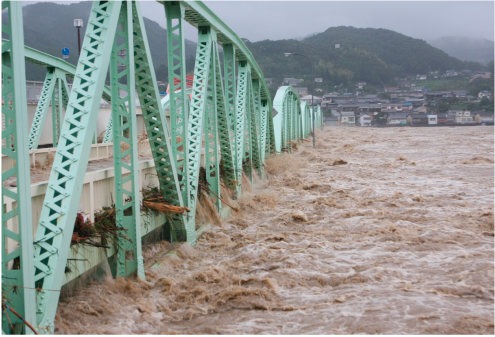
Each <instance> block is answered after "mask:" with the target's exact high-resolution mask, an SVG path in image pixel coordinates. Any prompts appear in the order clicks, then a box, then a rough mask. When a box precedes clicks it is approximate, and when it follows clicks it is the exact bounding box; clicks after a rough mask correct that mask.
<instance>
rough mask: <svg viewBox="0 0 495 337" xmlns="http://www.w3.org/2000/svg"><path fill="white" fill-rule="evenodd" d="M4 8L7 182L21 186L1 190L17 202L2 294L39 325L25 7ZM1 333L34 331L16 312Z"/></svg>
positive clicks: (9, 220) (8, 216) (6, 219)
mask: <svg viewBox="0 0 495 337" xmlns="http://www.w3.org/2000/svg"><path fill="white" fill-rule="evenodd" d="M3 10H7V11H8V23H5V22H3V23H2V32H3V33H4V34H7V35H8V36H9V41H7V42H5V43H3V44H2V75H3V88H2V99H3V102H4V104H3V105H2V115H3V116H4V117H5V128H4V129H3V130H2V154H4V155H6V156H8V157H10V158H12V159H13V160H15V166H14V167H12V168H11V169H10V170H7V171H5V172H2V181H5V180H7V179H9V178H11V177H16V185H17V186H16V187H17V188H16V189H15V190H11V189H10V188H7V187H2V204H3V203H4V199H6V198H10V199H13V200H14V201H15V202H16V206H15V208H13V209H10V210H8V209H5V208H4V207H2V296H3V295H5V297H6V298H8V302H7V303H6V304H7V305H9V306H11V307H12V308H15V310H16V312H18V313H19V314H20V315H21V316H22V317H23V318H24V319H25V321H26V322H28V323H30V324H31V325H33V326H36V324H35V323H36V313H35V306H34V303H35V296H36V290H34V289H33V288H35V287H34V273H33V271H34V266H33V223H32V221H33V220H32V214H31V212H32V209H31V179H30V172H29V168H30V165H29V148H28V139H27V138H26V137H25V136H24V135H25V132H26V130H25V128H26V125H28V121H27V105H26V102H27V97H26V87H25V85H26V71H25V68H24V34H23V21H22V3H21V2H17V1H4V2H2V11H3ZM2 304H3V301H2ZM2 330H3V331H4V332H10V333H26V334H32V333H33V332H32V331H31V330H30V329H29V328H28V327H27V326H25V324H24V322H22V321H21V320H20V319H19V318H18V317H17V316H15V315H14V314H13V313H12V311H7V312H5V311H4V310H2Z"/></svg>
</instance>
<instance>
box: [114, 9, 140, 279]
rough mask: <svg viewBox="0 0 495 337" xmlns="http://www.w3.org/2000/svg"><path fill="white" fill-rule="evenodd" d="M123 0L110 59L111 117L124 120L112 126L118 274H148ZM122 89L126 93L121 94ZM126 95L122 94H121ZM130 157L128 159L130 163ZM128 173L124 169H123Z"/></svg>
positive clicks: (129, 33) (129, 19)
mask: <svg viewBox="0 0 495 337" xmlns="http://www.w3.org/2000/svg"><path fill="white" fill-rule="evenodd" d="M132 7H133V6H132V2H127V1H125V2H123V3H122V9H121V11H120V16H119V22H118V25H119V26H120V30H119V29H117V32H116V36H115V39H114V43H113V49H112V56H111V60H110V79H111V80H110V81H111V84H112V85H111V89H112V120H116V121H120V120H121V121H122V123H121V125H116V126H115V127H113V144H114V146H113V153H114V156H113V158H114V167H115V212H116V225H117V227H120V228H124V229H125V230H126V232H122V235H126V236H127V237H128V240H123V239H122V238H119V239H118V241H119V247H120V248H119V249H118V250H117V272H116V276H117V277H118V276H129V275H131V274H132V273H134V272H135V271H136V270H137V274H138V276H139V277H141V278H142V279H144V278H145V275H144V266H143V256H142V253H141V210H140V200H139V177H138V149H137V147H138V141H137V127H136V99H135V94H134V92H135V88H136V85H135V79H134V76H131V75H132V74H134V71H135V70H134V43H133V15H132V12H133V8H132ZM122 93H123V95H122ZM121 96H123V97H121ZM125 158H128V160H129V163H127V160H126V159H125ZM124 169H125V170H126V171H129V173H125V174H124V172H123V170H124Z"/></svg>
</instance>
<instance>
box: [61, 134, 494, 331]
mask: <svg viewBox="0 0 495 337" xmlns="http://www.w3.org/2000/svg"><path fill="white" fill-rule="evenodd" d="M305 144H307V145H299V148H298V152H297V153H295V154H294V155H291V156H290V157H289V156H279V157H278V158H275V159H270V160H269V161H268V162H267V164H266V170H267V174H269V178H268V179H267V180H264V181H258V182H256V183H255V185H254V186H253V187H252V189H251V191H246V192H245V194H244V195H243V198H242V200H240V201H237V202H238V206H239V207H240V208H241V211H240V212H238V213H235V212H232V215H231V216H230V217H229V218H228V219H225V220H223V221H222V224H217V225H215V226H213V228H212V229H211V230H210V231H209V232H206V233H204V234H203V235H202V236H201V237H200V239H199V240H198V242H197V243H196V245H195V246H194V247H190V246H188V245H187V244H182V245H178V244H169V243H167V242H159V243H155V244H153V245H149V246H146V247H144V257H145V266H146V278H147V281H146V282H143V281H138V280H136V279H119V280H108V281H107V282H105V283H98V284H92V285H90V286H89V287H87V288H86V289H84V290H79V291H76V292H74V294H73V295H72V296H70V297H68V298H65V299H64V300H63V301H62V302H61V303H60V305H59V308H58V312H57V318H56V324H55V326H56V333H59V334H67V333H70V334H146V333H148V334H167V333H180V334H193V333H194V334H196V333H202V334H216V333H221V334H355V333H366V334H464V333H467V334H493V333H494V325H493V324H494V319H493V317H494V250H493V249H494V236H493V231H494V228H493V225H494V216H493V206H494V195H493V193H494V181H493V179H494V178H493V177H494V168H493V159H494V154H493V147H494V129H493V127H491V126H472V127H438V128H409V127H408V128H387V129H377V128H329V127H327V128H326V129H325V131H323V132H321V133H320V134H319V135H318V137H317V148H316V149H313V148H312V147H311V145H310V143H305ZM246 189H248V188H246ZM225 207H226V206H225ZM171 250H175V251H176V252H177V253H176V254H169V255H166V254H165V253H168V252H170V251H171Z"/></svg>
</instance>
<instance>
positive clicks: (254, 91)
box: [249, 80, 262, 177]
mask: <svg viewBox="0 0 495 337" xmlns="http://www.w3.org/2000/svg"><path fill="white" fill-rule="evenodd" d="M249 92H250V95H249V96H250V102H249V103H250V105H251V109H250V111H249V112H250V115H251V116H250V123H251V125H250V130H249V131H250V140H251V163H252V168H253V170H256V171H257V172H258V175H259V176H260V177H261V176H262V172H261V170H262V167H261V161H260V160H261V158H260V134H259V129H260V125H259V124H260V123H259V120H260V118H259V113H260V102H259V98H260V96H259V81H257V80H252V81H251V83H250V90H249Z"/></svg>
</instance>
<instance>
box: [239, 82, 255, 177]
mask: <svg viewBox="0 0 495 337" xmlns="http://www.w3.org/2000/svg"><path fill="white" fill-rule="evenodd" d="M246 87H247V91H246V112H245V114H244V149H243V151H242V154H243V163H242V169H243V171H244V172H245V173H246V175H247V176H248V177H249V179H250V181H251V184H252V183H253V156H252V154H253V152H252V146H251V124H252V123H251V116H252V107H253V104H252V102H253V100H252V96H251V94H252V92H253V90H252V87H251V81H250V80H249V79H248V81H247V84H246Z"/></svg>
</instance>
